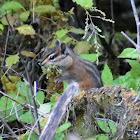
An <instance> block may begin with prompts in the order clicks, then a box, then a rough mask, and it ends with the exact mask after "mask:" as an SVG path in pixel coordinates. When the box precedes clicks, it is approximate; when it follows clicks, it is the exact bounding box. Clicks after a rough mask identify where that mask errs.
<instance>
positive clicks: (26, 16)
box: [19, 11, 30, 22]
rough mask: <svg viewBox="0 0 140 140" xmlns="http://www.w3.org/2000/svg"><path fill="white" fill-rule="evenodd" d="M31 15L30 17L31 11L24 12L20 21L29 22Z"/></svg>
mask: <svg viewBox="0 0 140 140" xmlns="http://www.w3.org/2000/svg"><path fill="white" fill-rule="evenodd" d="M29 15H30V12H29V11H25V12H22V13H21V14H20V16H19V17H20V20H22V21H23V22H25V21H27V19H28V18H29Z"/></svg>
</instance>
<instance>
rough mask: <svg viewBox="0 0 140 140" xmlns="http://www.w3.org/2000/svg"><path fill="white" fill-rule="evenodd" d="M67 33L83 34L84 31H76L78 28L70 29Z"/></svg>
mask: <svg viewBox="0 0 140 140" xmlns="http://www.w3.org/2000/svg"><path fill="white" fill-rule="evenodd" d="M69 32H72V33H75V34H85V31H84V30H82V29H78V28H74V27H73V28H71V29H70V30H69Z"/></svg>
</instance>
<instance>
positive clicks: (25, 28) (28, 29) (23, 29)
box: [16, 24, 35, 35]
mask: <svg viewBox="0 0 140 140" xmlns="http://www.w3.org/2000/svg"><path fill="white" fill-rule="evenodd" d="M16 29H17V30H18V32H19V33H20V34H23V35H34V34H35V30H34V29H33V27H32V26H31V25H26V24H25V25H22V26H20V27H18V28H16Z"/></svg>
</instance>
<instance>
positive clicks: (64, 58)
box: [42, 40, 102, 92]
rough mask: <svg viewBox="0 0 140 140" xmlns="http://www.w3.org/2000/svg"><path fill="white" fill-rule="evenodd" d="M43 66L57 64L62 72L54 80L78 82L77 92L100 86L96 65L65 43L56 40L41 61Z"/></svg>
mask: <svg viewBox="0 0 140 140" xmlns="http://www.w3.org/2000/svg"><path fill="white" fill-rule="evenodd" d="M42 65H43V66H44V67H48V66H49V65H57V66H58V67H59V68H60V69H61V70H62V73H61V75H59V76H58V77H56V79H55V82H62V81H65V82H66V83H67V84H68V85H69V84H70V83H72V82H77V83H78V84H79V92H80V91H83V90H84V91H86V90H88V89H90V88H95V87H96V88H99V87H102V81H101V77H100V74H99V72H98V70H97V68H96V66H95V65H94V64H93V63H91V62H89V61H86V60H83V59H82V58H80V57H79V56H78V55H77V54H75V53H74V52H73V51H72V50H71V49H70V48H68V47H67V46H66V44H65V43H62V44H61V43H60V41H59V40H57V41H56V43H55V46H54V47H53V48H49V49H48V50H47V52H46V53H45V55H44V59H43V62H42Z"/></svg>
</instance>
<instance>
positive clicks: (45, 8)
mask: <svg viewBox="0 0 140 140" xmlns="http://www.w3.org/2000/svg"><path fill="white" fill-rule="evenodd" d="M35 12H36V13H37V14H43V13H48V14H51V13H54V12H57V11H56V9H55V7H54V6H52V5H39V6H36V7H35Z"/></svg>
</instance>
